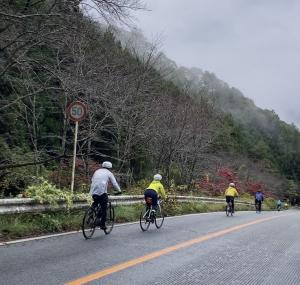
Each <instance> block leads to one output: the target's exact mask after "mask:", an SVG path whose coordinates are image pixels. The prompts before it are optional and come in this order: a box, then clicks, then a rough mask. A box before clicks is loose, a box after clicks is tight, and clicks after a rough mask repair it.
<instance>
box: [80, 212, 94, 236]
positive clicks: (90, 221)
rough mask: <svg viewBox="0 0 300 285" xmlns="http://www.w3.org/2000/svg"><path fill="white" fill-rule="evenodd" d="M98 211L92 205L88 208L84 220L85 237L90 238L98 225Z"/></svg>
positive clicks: (83, 232)
mask: <svg viewBox="0 0 300 285" xmlns="http://www.w3.org/2000/svg"><path fill="white" fill-rule="evenodd" d="M96 219H97V213H96V211H95V209H94V208H92V207H90V208H88V209H87V210H86V212H85V214H84V217H83V220H82V234H83V236H84V238H85V239H90V238H91V237H92V236H93V234H94V232H95V227H96Z"/></svg>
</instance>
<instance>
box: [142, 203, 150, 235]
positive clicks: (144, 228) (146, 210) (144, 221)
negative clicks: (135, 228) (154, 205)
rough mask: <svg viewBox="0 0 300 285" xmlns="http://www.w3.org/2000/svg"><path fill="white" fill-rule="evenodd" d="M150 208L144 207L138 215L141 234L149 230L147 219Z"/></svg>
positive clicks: (148, 218)
mask: <svg viewBox="0 0 300 285" xmlns="http://www.w3.org/2000/svg"><path fill="white" fill-rule="evenodd" d="M149 212H150V208H148V207H145V208H144V209H143V210H142V211H141V214H140V227H141V229H142V231H143V232H145V231H147V230H148V229H149V226H150V223H151V219H150V217H149Z"/></svg>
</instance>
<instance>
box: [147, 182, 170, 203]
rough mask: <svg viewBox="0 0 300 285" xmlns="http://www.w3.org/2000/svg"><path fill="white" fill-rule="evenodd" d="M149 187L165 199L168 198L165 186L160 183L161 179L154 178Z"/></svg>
mask: <svg viewBox="0 0 300 285" xmlns="http://www.w3.org/2000/svg"><path fill="white" fill-rule="evenodd" d="M147 189H152V190H154V191H156V192H157V194H158V195H159V196H161V197H162V198H163V199H165V198H166V192H165V189H164V186H163V185H162V184H161V183H160V181H157V180H153V181H152V182H151V183H150V185H149V186H148V187H147Z"/></svg>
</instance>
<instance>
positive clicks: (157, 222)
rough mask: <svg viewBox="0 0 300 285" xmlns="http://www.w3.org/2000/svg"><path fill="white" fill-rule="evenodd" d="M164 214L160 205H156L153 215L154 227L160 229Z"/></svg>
mask: <svg viewBox="0 0 300 285" xmlns="http://www.w3.org/2000/svg"><path fill="white" fill-rule="evenodd" d="M164 220H165V215H164V213H163V210H162V209H161V206H160V205H158V207H157V210H156V215H155V226H156V228H158V229H160V228H161V227H162V225H163V223H164Z"/></svg>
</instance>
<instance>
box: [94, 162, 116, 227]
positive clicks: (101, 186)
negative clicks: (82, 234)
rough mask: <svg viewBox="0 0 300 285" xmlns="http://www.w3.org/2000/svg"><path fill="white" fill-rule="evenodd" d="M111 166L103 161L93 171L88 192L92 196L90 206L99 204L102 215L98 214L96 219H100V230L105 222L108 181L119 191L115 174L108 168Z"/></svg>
mask: <svg viewBox="0 0 300 285" xmlns="http://www.w3.org/2000/svg"><path fill="white" fill-rule="evenodd" d="M111 168H112V163H111V162H109V161H104V162H103V163H102V168H100V169H98V170H96V171H95V173H94V175H93V177H92V185H91V190H90V194H91V195H92V197H93V200H94V202H93V205H92V207H94V208H96V207H97V206H98V204H100V206H101V212H100V213H99V212H98V214H101V213H102V216H98V220H100V223H99V224H98V226H100V228H101V229H102V230H105V229H106V226H105V222H106V210H107V202H108V195H107V187H108V183H109V182H110V183H111V184H112V185H113V187H114V188H115V189H116V190H117V191H118V193H121V189H120V186H119V184H118V182H117V180H116V178H115V176H114V175H113V174H112V173H111V172H110V171H109V170H108V169H111Z"/></svg>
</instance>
